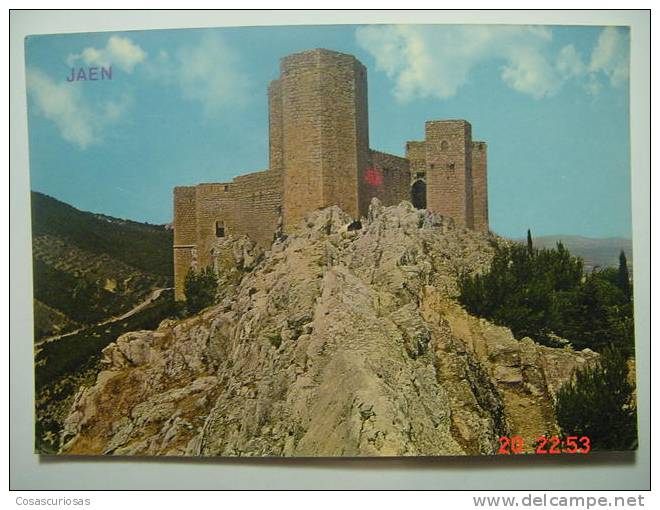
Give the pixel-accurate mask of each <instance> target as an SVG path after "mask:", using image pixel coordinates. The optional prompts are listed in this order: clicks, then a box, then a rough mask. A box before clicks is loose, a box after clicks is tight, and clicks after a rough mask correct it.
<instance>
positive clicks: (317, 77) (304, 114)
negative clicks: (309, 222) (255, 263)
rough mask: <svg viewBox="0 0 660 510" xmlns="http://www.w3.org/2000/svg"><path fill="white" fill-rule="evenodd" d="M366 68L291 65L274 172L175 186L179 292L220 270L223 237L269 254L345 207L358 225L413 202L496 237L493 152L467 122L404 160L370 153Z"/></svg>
mask: <svg viewBox="0 0 660 510" xmlns="http://www.w3.org/2000/svg"><path fill="white" fill-rule="evenodd" d="M367 105H368V102H367V70H366V68H365V67H364V66H363V65H362V64H361V63H360V61H358V60H357V59H356V58H355V57H354V56H352V55H347V54H344V53H337V52H334V51H329V50H324V49H315V50H310V51H304V52H302V53H296V54H293V55H289V56H287V57H284V58H283V59H282V61H281V69H280V76H279V78H278V79H276V80H274V81H272V82H271V83H270V86H269V87H268V110H269V121H268V124H269V126H268V127H269V168H268V170H264V171H261V172H255V173H251V174H246V175H241V176H238V177H235V178H234V179H233V180H232V181H231V182H221V183H205V184H198V185H197V186H185V187H183V186H182V187H176V188H174V284H175V297H176V299H183V298H184V295H183V287H184V280H185V276H186V274H187V272H188V271H189V270H190V268H195V269H196V268H201V267H206V266H210V265H211V264H212V263H213V260H212V249H213V246H214V244H215V242H216V239H217V238H219V237H225V236H228V235H247V236H249V237H250V238H251V239H253V240H254V241H255V242H257V243H258V244H260V245H262V246H264V247H267V246H269V245H270V244H271V243H272V241H273V239H274V236H275V235H276V233H277V232H278V231H283V232H287V231H290V230H291V229H292V228H293V227H294V226H295V225H296V224H297V223H298V222H300V221H301V220H302V219H303V218H304V215H305V213H307V212H309V211H313V210H315V209H319V208H323V207H327V206H330V205H338V206H339V207H341V209H342V210H344V211H345V212H347V213H348V214H350V215H351V216H353V217H354V218H356V219H359V218H360V217H362V216H366V214H367V210H368V207H369V203H370V201H371V199H372V198H373V197H376V198H378V199H380V200H381V201H382V202H383V204H384V205H394V204H398V203H399V202H401V201H403V200H409V201H411V202H412V203H413V205H414V206H415V207H418V208H427V209H430V210H432V211H434V212H437V213H440V214H442V215H445V216H448V217H451V218H453V219H454V221H455V223H456V224H457V225H458V226H462V227H465V228H471V229H476V230H480V231H488V189H487V157H486V152H487V147H486V143H485V142H473V141H472V128H471V126H470V123H469V122H467V121H465V120H434V121H428V122H426V129H425V137H424V140H423V141H411V142H408V143H407V144H406V157H405V158H402V157H399V156H395V155H392V154H386V153H384V152H379V151H375V150H372V149H370V148H369V117H368V106H367Z"/></svg>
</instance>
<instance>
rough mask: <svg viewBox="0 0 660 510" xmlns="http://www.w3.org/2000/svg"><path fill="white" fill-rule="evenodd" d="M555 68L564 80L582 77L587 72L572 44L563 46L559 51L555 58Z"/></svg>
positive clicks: (580, 56)
mask: <svg viewBox="0 0 660 510" xmlns="http://www.w3.org/2000/svg"><path fill="white" fill-rule="evenodd" d="M556 67H557V71H558V72H559V74H560V75H561V76H562V77H563V78H564V79H568V78H574V77H578V76H582V75H584V73H585V72H586V71H587V67H586V65H585V64H584V61H583V60H582V55H580V53H579V52H578V51H577V50H576V49H575V46H573V45H572V44H569V45H567V46H564V47H563V48H562V49H561V51H560V52H559V55H558V56H557V63H556Z"/></svg>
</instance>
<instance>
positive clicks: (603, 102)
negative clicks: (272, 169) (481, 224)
mask: <svg viewBox="0 0 660 510" xmlns="http://www.w3.org/2000/svg"><path fill="white" fill-rule="evenodd" d="M318 47H324V48H328V49H333V50H337V51H343V52H347V53H351V54H354V55H355V56H356V57H357V58H358V59H359V60H360V61H362V63H364V64H365V65H366V66H367V69H368V79H369V115H370V119H369V120H370V143H371V147H372V148H374V149H378V150H383V151H387V152H391V153H393V154H398V155H404V151H405V142H406V141H407V140H418V139H423V136H424V122H425V121H426V120H432V119H443V118H464V119H467V120H468V121H470V122H471V124H472V130H473V137H474V139H476V140H485V141H487V142H488V146H489V156H488V157H489V169H488V171H489V176H488V184H489V201H490V223H491V229H492V230H493V231H495V232H496V233H498V234H501V235H505V236H511V237H523V236H524V235H525V232H526V230H527V228H531V229H532V232H533V233H534V235H550V234H572V235H584V236H588V237H613V236H623V237H630V236H631V216H630V140H629V110H628V95H629V85H628V68H629V34H628V30H627V29H626V28H623V27H538V26H534V27H525V26H507V25H500V26H494V25H492V26H488V25H454V26H450V25H434V26H431V25H401V26H396V25H370V26H356V25H337V26H313V27H310V26H307V27H247V28H229V29H199V30H191V29H184V30H153V31H143V32H124V33H120V32H117V33H94V34H66V35H52V36H35V37H30V38H28V39H27V40H26V66H27V82H28V115H29V142H30V178H31V186H32V189H34V190H37V191H41V192H44V193H47V194H49V195H52V196H54V197H56V198H58V199H60V200H63V201H65V202H67V203H70V204H72V205H74V206H75V207H78V208H80V209H84V210H90V211H95V212H102V213H105V214H109V215H112V216H118V217H122V218H130V219H133V220H137V221H148V222H151V223H167V222H170V221H171V219H172V188H173V187H174V186H177V185H189V184H196V183H198V182H214V181H225V180H229V179H231V178H232V177H234V176H236V175H240V174H243V173H247V172H252V171H256V170H263V169H266V168H267V166H268V110H267V93H266V89H267V86H268V82H269V81H270V80H272V79H274V78H276V77H277V76H278V74H279V72H278V70H279V59H280V58H282V57H283V56H285V55H287V54H289V53H293V52H296V51H301V50H305V49H310V48H318ZM100 65H112V68H113V77H112V80H111V81H110V80H104V81H89V80H88V81H74V82H67V81H66V77H67V76H69V75H70V73H71V68H72V67H76V68H78V67H80V66H83V67H85V68H89V67H90V66H100Z"/></svg>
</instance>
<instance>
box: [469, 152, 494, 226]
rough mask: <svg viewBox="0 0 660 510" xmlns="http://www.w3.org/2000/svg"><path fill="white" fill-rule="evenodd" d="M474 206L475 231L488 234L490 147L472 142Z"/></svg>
mask: <svg viewBox="0 0 660 510" xmlns="http://www.w3.org/2000/svg"><path fill="white" fill-rule="evenodd" d="M472 206H473V210H474V225H473V226H474V229H475V230H478V231H479V232H488V230H489V228H490V227H489V224H488V145H487V144H486V142H472Z"/></svg>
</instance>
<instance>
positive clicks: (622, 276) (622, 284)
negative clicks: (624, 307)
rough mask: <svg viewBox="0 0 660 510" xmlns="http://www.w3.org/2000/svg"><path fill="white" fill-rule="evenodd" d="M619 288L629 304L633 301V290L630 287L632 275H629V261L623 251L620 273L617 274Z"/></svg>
mask: <svg viewBox="0 0 660 510" xmlns="http://www.w3.org/2000/svg"><path fill="white" fill-rule="evenodd" d="M617 286H618V287H619V288H620V289H621V291H622V292H623V294H624V295H625V297H626V300H627V302H630V300H631V299H632V288H631V286H630V274H629V273H628V261H627V260H626V253H625V252H624V251H623V250H621V254H620V255H619V272H618V273H617Z"/></svg>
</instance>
